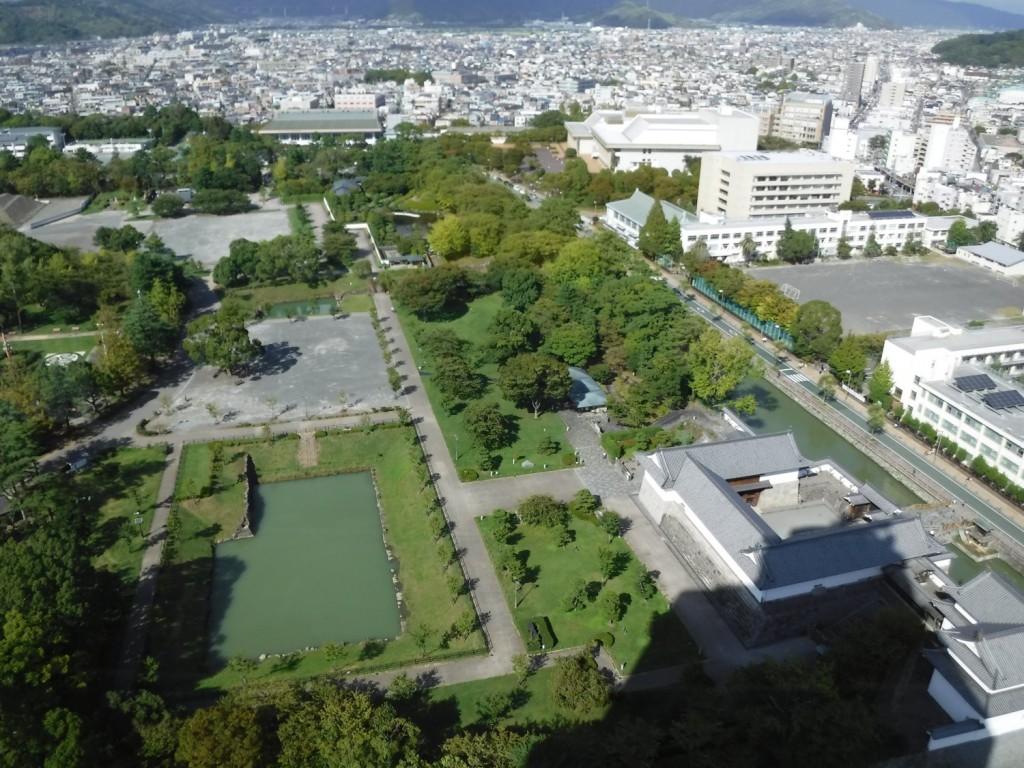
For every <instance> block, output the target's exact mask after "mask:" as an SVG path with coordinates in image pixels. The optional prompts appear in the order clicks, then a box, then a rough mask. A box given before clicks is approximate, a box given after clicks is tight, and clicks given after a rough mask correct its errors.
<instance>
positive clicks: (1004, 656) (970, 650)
mask: <svg viewBox="0 0 1024 768" xmlns="http://www.w3.org/2000/svg"><path fill="white" fill-rule="evenodd" d="M947 593H948V594H949V600H937V601H935V607H936V608H938V609H939V611H940V612H941V613H942V615H943V616H944V617H945V618H946V619H948V620H949V621H950V623H952V624H953V625H954V626H953V627H952V628H949V629H943V630H940V631H939V632H937V633H936V637H937V638H938V640H939V642H940V643H942V645H943V646H945V651H932V652H930V653H929V654H928V657H929V659H930V660H931V662H932V664H934V665H935V667H936V669H938V670H939V672H941V673H942V676H943V677H945V678H946V680H948V681H949V682H950V683H951V684H952V685H953V686H954V687H955V688H956V689H957V691H958V692H959V693H960V695H961V696H963V697H964V698H965V699H966V700H967V701H968V703H970V704H971V706H973V707H974V708H975V709H976V710H977V711H978V712H979V713H981V714H982V715H984V716H985V717H993V716H996V715H1002V714H1006V713H1007V712H1015V711H1017V710H1020V709H1024V596H1022V595H1021V594H1020V593H1019V592H1017V590H1015V589H1014V588H1013V587H1011V586H1010V585H1009V584H1007V583H1006V582H1004V581H1003V580H1002V579H1001V578H999V577H998V576H996V575H995V574H993V573H992V572H990V571H986V572H984V573H982V574H981V575H979V576H977V577H975V578H974V579H972V580H971V581H969V582H968V583H967V584H964V585H963V586H961V587H950V588H949V589H947ZM957 606H959V610H958V609H957ZM964 612H966V613H967V614H968V615H969V618H968V616H965V615H964ZM957 662H959V663H957ZM968 671H969V673H968ZM979 681H980V683H979ZM982 684H983V685H982ZM986 689H987V690H986Z"/></svg>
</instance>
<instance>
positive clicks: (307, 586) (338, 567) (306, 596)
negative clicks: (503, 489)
mask: <svg viewBox="0 0 1024 768" xmlns="http://www.w3.org/2000/svg"><path fill="white" fill-rule="evenodd" d="M253 511H254V514H253V517H254V523H255V531H256V535H255V537H254V538H251V539H243V540H239V541H229V542H224V543H222V544H219V545H217V548H216V552H215V557H214V570H213V586H212V594H211V600H210V653H209V663H210V666H211V668H218V667H220V666H223V664H224V663H226V662H227V660H229V659H230V658H232V657H233V656H236V655H238V654H242V655H244V656H246V657H248V658H252V659H255V658H257V657H259V656H260V655H261V654H264V653H265V654H274V653H290V652H293V651H298V650H301V649H303V648H307V647H315V646H320V645H323V644H324V643H326V642H329V641H333V642H357V641H360V640H365V639H367V638H382V639H383V638H392V637H396V636H397V635H398V634H399V631H400V626H401V624H400V619H399V610H398V599H397V595H396V592H395V586H394V583H393V580H392V574H391V567H390V564H389V562H388V556H387V551H386V550H385V547H384V537H383V530H382V525H381V518H380V513H379V511H378V508H377V498H376V493H375V492H374V487H373V478H372V477H371V475H370V473H369V472H359V473H355V474H347V475H333V476H331V477H318V478H313V479H308V480H293V481H288V482H283V483H268V484H267V485H260V486H257V488H256V498H255V502H254V510H253Z"/></svg>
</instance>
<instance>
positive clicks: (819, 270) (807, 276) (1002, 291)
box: [748, 257, 1024, 333]
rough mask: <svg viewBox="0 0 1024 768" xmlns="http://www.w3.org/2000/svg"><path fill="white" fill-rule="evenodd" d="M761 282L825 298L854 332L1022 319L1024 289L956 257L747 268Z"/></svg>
mask: <svg viewBox="0 0 1024 768" xmlns="http://www.w3.org/2000/svg"><path fill="white" fill-rule="evenodd" d="M748 271H749V273H750V275H751V276H752V277H755V278H757V279H758V280H771V281H772V282H773V283H776V284H779V285H782V284H785V283H788V284H789V285H792V286H794V287H795V288H798V289H799V290H800V298H799V299H798V301H799V302H800V303H801V304H805V303H807V302H808V301H811V300H812V299H824V300H825V301H827V302H829V303H830V304H832V305H834V306H836V307H838V308H839V310H840V311H841V312H842V313H843V328H845V329H846V330H847V331H852V332H854V333H876V332H887V331H909V330H910V326H911V325H912V324H913V322H914V317H915V316H916V315H935V316H936V317H939V318H941V319H942V320H946V321H949V322H953V323H957V324H966V323H967V322H969V321H971V320H986V321H991V320H1003V319H1007V318H1012V317H1018V318H1020V317H1021V314H1022V312H1024V287H1022V286H1015V285H1013V283H1012V282H1008V281H1006V280H1005V279H1000V278H999V277H997V276H996V275H994V274H992V273H991V272H987V271H985V270H983V269H979V268H977V267H973V266H971V265H969V264H965V263H963V262H961V261H957V260H956V259H951V258H941V257H935V258H934V259H929V260H926V261H921V262H918V263H903V262H894V261H889V260H883V259H878V260H874V261H859V260H858V261H846V262H829V263H824V264H805V265H798V266H786V267H757V268H753V269H750V270H748Z"/></svg>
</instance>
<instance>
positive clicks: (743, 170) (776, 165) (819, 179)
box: [697, 149, 854, 219]
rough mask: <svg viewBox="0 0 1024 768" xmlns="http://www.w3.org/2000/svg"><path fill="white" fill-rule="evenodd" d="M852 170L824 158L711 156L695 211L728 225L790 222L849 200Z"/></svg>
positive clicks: (805, 153)
mask: <svg viewBox="0 0 1024 768" xmlns="http://www.w3.org/2000/svg"><path fill="white" fill-rule="evenodd" d="M853 173H854V165H853V163H851V162H847V161H845V160H836V159H835V158H833V157H831V156H829V155H827V154H826V153H824V152H815V151H811V150H806V149H805V150H800V151H798V152H756V151H755V152H713V153H711V154H708V155H705V156H704V159H703V160H702V162H701V170H700V187H699V192H698V196H697V208H698V209H699V210H700V211H703V212H707V213H712V214H717V215H720V216H724V217H725V218H727V219H756V218H767V217H772V216H776V217H777V216H791V215H796V214H805V213H815V212H820V211H825V210H830V209H834V208H835V207H836V206H837V205H839V203H842V202H845V201H847V200H849V199H850V189H851V187H852V186H853Z"/></svg>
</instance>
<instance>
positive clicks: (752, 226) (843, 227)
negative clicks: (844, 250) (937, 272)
mask: <svg viewBox="0 0 1024 768" xmlns="http://www.w3.org/2000/svg"><path fill="white" fill-rule="evenodd" d="M653 205H654V198H653V197H651V196H650V195H646V194H644V193H643V192H641V191H639V190H637V191H635V192H634V193H633V196H632V197H630V198H629V199H628V200H618V201H615V202H611V203H609V204H608V206H607V212H606V214H605V217H604V222H605V224H606V226H608V228H609V229H611V230H612V231H614V232H616V233H617V234H618V235H619V236H620V237H622V238H623V239H625V240H626V241H627V242H629V243H630V244H631V245H634V246H635V245H636V240H637V238H638V237H639V234H640V229H641V228H642V227H643V226H644V224H645V223H646V222H647V214H648V213H649V212H650V210H651V208H652V206H653ZM661 205H662V210H664V212H665V218H666V219H671V218H674V219H678V220H679V229H680V234H681V237H682V245H683V248H684V249H686V250H689V249H691V248H693V246H694V245H695V244H696V242H697V241H698V240H703V241H704V243H705V245H706V246H707V249H708V255H709V256H710V257H711V258H714V259H719V260H721V261H725V262H728V263H740V262H743V261H744V253H743V243H744V242H745V241H746V240H747V238H748V236H749V238H750V239H751V240H753V242H754V244H755V246H756V248H757V250H756V253H755V257H756V258H760V259H768V260H771V259H775V258H777V255H776V249H777V246H778V241H779V238H780V237H781V236H782V233H783V232H784V231H785V229H786V219H787V217H785V216H777V217H773V218H766V219H726V218H725V217H722V216H715V215H711V214H705V213H702V214H700V216H694V215H693V214H692V213H688V212H687V211H684V210H683V209H682V208H677V207H676V206H674V205H671V204H670V203H665V202H662V204H661ZM789 221H790V223H791V224H792V226H793V228H794V229H797V230H801V231H805V232H811V233H812V234H813V235H814V236H815V238H817V240H818V245H819V248H820V250H819V253H820V254H821V255H823V256H833V255H835V254H836V252H837V249H838V245H839V240H840V238H842V237H844V236H845V237H846V238H847V239H848V241H849V243H850V246H851V247H852V248H853V249H854V251H859V250H862V249H863V248H864V246H865V245H866V244H867V242H868V238H869V237H870V235H871V234H872V233H874V235H875V240H876V241H877V242H878V244H879V246H881V247H882V248H886V247H888V246H892V247H895V248H902V247H903V246H904V245H905V244H906V242H907V238H908V236H911V237H913V238H914V239H916V240H917V241H918V242H921V243H926V235H925V226H926V224H927V222H928V219H927V218H926V217H924V216H919V215H918V214H916V213H914V212H913V211H869V212H867V213H856V212H853V211H829V212H825V213H821V214H810V215H806V216H792V217H789ZM948 229H949V228H948V226H947V227H946V230H945V231H947V232H948ZM943 242H945V237H944V236H943ZM926 244H927V243H926Z"/></svg>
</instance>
